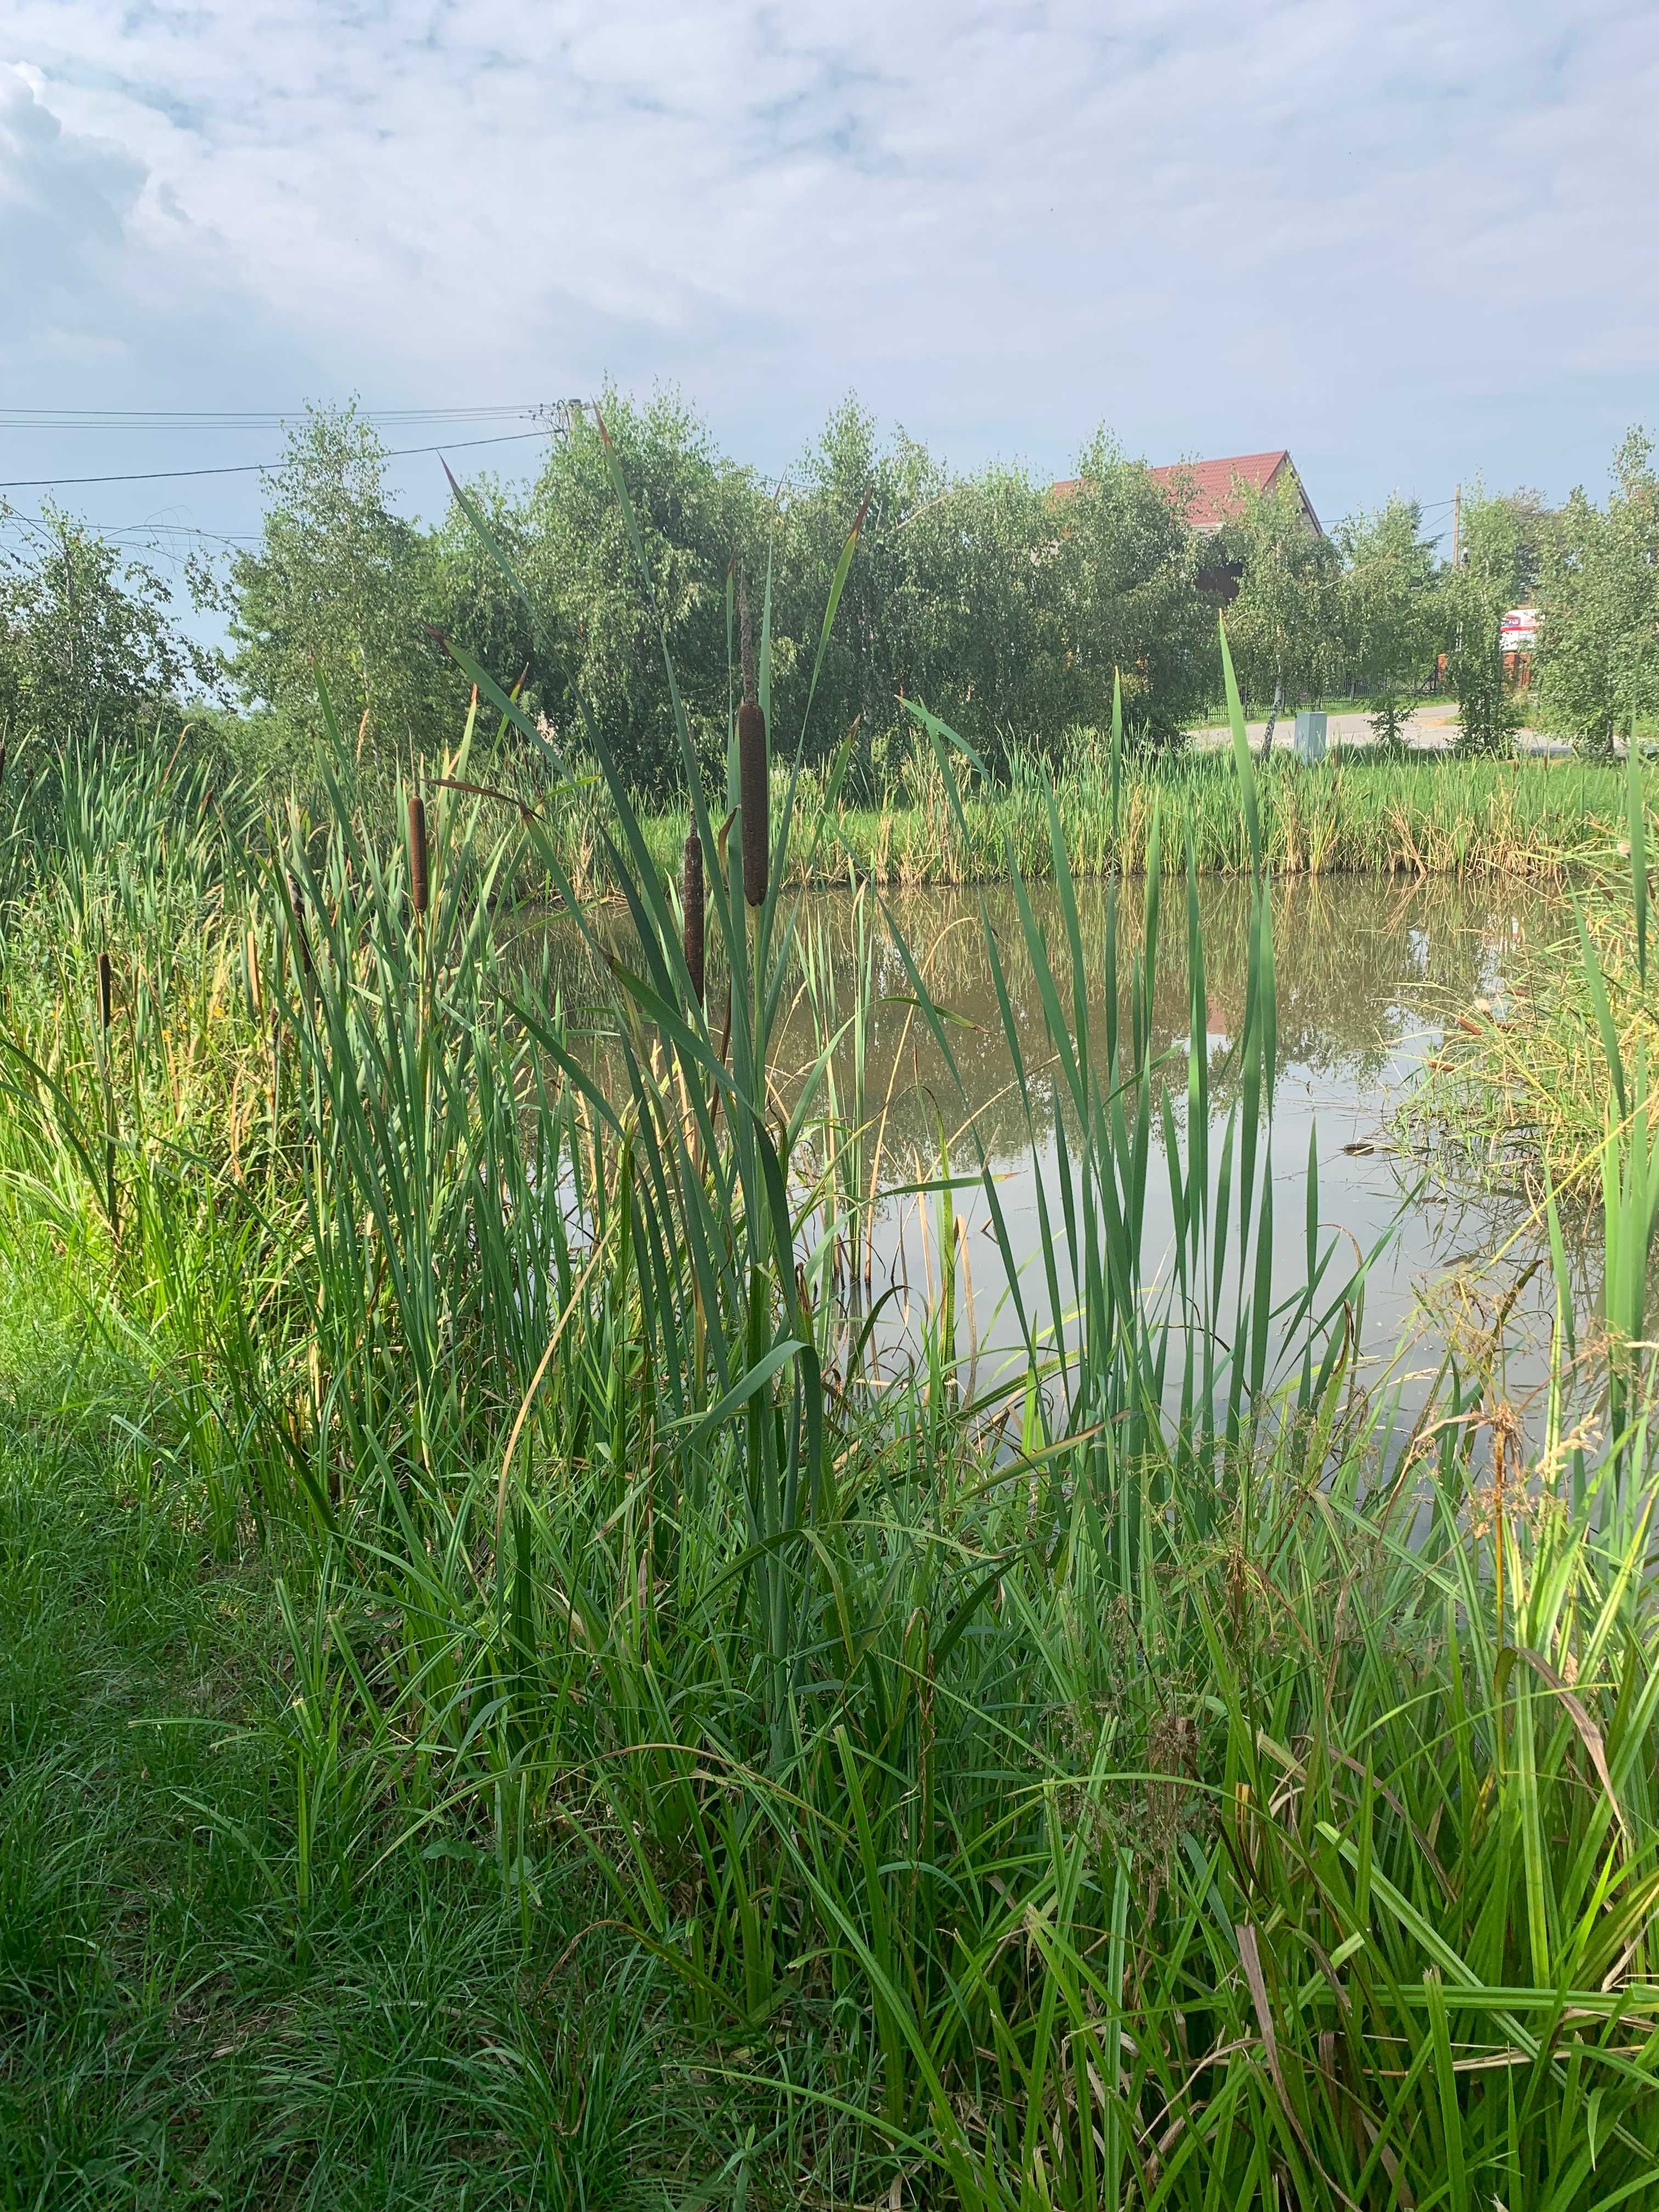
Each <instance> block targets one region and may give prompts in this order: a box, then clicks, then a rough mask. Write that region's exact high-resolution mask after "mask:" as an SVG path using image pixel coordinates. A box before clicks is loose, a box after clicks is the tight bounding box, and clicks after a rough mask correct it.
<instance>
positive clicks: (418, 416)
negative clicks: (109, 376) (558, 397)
mask: <svg viewBox="0 0 1659 2212" xmlns="http://www.w3.org/2000/svg"><path fill="white" fill-rule="evenodd" d="M305 411H306V410H305V409H304V408H301V407H289V408H213V407H199V408H191V407H0V429H4V430H97V429H102V428H106V426H109V425H114V424H121V423H126V422H207V423H213V424H216V425H222V426H226V427H229V428H241V429H267V430H268V429H281V428H283V425H284V424H285V423H288V422H294V421H295V420H297V419H298V418H299V417H300V416H302V415H303V414H304V413H305ZM355 411H356V416H357V419H358V420H359V421H360V422H388V423H391V422H396V423H401V424H403V425H404V426H405V427H411V428H412V427H413V426H414V425H415V424H416V423H419V422H521V421H523V419H524V418H525V416H529V415H534V414H536V413H537V412H538V409H537V408H536V407H535V406H534V405H529V406H520V407H511V406H489V407H363V408H359V409H357V410H355Z"/></svg>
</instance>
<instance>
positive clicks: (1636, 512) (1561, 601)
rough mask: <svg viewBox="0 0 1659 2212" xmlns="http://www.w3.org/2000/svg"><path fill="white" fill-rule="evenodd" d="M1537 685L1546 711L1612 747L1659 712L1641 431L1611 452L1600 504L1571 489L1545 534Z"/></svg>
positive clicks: (1646, 465) (1656, 616)
mask: <svg viewBox="0 0 1659 2212" xmlns="http://www.w3.org/2000/svg"><path fill="white" fill-rule="evenodd" d="M1538 605H1539V614H1540V627H1539V642H1538V655H1537V665H1538V680H1539V684H1540V686H1541V693H1542V696H1544V698H1545V699H1546V700H1547V702H1548V706H1549V708H1550V711H1551V714H1552V715H1553V717H1554V719H1555V720H1556V721H1557V722H1558V724H1564V725H1565V727H1566V728H1567V729H1569V730H1570V731H1571V732H1573V733H1574V734H1575V735H1576V736H1580V737H1583V738H1589V740H1590V741H1591V742H1592V743H1593V744H1597V745H1601V746H1608V747H1610V746H1611V744H1612V741H1613V732H1614V731H1615V730H1616V729H1617V728H1619V727H1620V726H1623V727H1624V728H1625V730H1626V731H1627V732H1628V731H1630V730H1631V729H1632V728H1633V726H1634V723H1635V720H1636V717H1637V716H1638V715H1646V714H1654V713H1656V712H1659V479H1656V477H1655V474H1654V470H1653V445H1652V441H1651V440H1650V438H1649V437H1648V436H1647V435H1646V433H1645V432H1644V431H1642V430H1639V429H1632V430H1631V431H1630V432H1629V433H1628V434H1627V435H1626V437H1625V439H1624V441H1623V442H1622V444H1621V445H1620V447H1619V450H1618V452H1617V453H1615V454H1614V456H1613V489H1612V491H1611V494H1610V495H1609V497H1608V500H1607V506H1606V507H1596V506H1595V504H1594V502H1593V501H1590V500H1589V498H1587V497H1586V495H1585V494H1584V491H1583V487H1582V486H1580V487H1579V488H1578V489H1576V490H1575V491H1574V492H1573V494H1572V496H1571V499H1569V501H1567V503H1566V506H1565V507H1564V508H1563V509H1562V510H1561V512H1560V513H1559V514H1557V515H1555V516H1554V517H1553V518H1552V519H1551V522H1550V526H1549V528H1548V529H1547V532H1545V535H1544V539H1543V549H1542V561H1541V574H1540V579H1539V586H1538Z"/></svg>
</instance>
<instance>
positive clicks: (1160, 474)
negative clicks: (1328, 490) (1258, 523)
mask: <svg viewBox="0 0 1659 2212" xmlns="http://www.w3.org/2000/svg"><path fill="white" fill-rule="evenodd" d="M1146 473H1147V475H1148V476H1149V477H1151V478H1152V482H1153V483H1158V484H1162V485H1163V486H1164V493H1165V496H1166V497H1167V498H1168V499H1169V501H1170V505H1171V506H1173V507H1178V508H1179V509H1180V511H1181V514H1182V520H1184V521H1185V522H1186V524H1187V526H1188V529H1191V530H1196V531H1198V532H1200V533H1203V532H1208V531H1212V530H1219V529H1220V528H1221V527H1222V526H1223V525H1224V524H1225V523H1229V522H1231V521H1232V520H1233V519H1234V518H1235V516H1236V515H1237V513H1238V512H1239V509H1240V508H1241V507H1243V503H1244V495H1245V493H1246V492H1251V491H1257V492H1266V493H1267V494H1269V495H1275V494H1277V493H1278V492H1279V491H1280V490H1282V489H1283V488H1284V487H1285V484H1287V483H1288V484H1290V485H1291V488H1292V489H1294V491H1295V493H1296V496H1297V501H1299V502H1300V504H1301V508H1302V516H1303V520H1304V521H1305V522H1306V524H1307V526H1308V528H1309V529H1310V531H1311V532H1312V533H1313V535H1314V536H1315V537H1316V538H1322V537H1323V536H1324V535H1325V532H1324V530H1323V528H1322V526H1321V524H1320V520H1319V517H1318V516H1317V515H1316V513H1314V504H1313V501H1311V500H1310V498H1309V496H1308V495H1307V493H1306V491H1305V490H1304V489H1303V483H1302V479H1301V477H1299V476H1298V475H1297V472H1296V463H1295V462H1294V461H1293V460H1292V459H1291V457H1290V455H1289V453H1286V452H1285V448H1284V447H1282V446H1281V447H1279V451H1278V452H1277V453H1234V454H1232V455H1231V456H1230V457H1229V459H1226V460H1225V461H1175V462H1172V463H1171V464H1170V466H1169V467H1167V468H1162V469H1148V470H1147V471H1146Z"/></svg>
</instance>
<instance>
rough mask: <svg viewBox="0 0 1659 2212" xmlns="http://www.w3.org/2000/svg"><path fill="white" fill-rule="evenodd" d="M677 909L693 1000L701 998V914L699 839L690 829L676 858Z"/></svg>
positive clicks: (701, 999)
mask: <svg viewBox="0 0 1659 2212" xmlns="http://www.w3.org/2000/svg"><path fill="white" fill-rule="evenodd" d="M680 911H681V913H682V915H684V927H685V965H686V970H687V973H688V974H689V975H690V978H691V989H692V992H693V994H694V995H695V996H696V1001H697V1004H698V1005H699V1006H702V1002H703V997H702V986H703V948H704V942H705V940H704V916H703V891H702V838H701V837H699V836H698V835H697V833H696V830H695V829H694V830H693V831H692V832H691V834H690V836H689V837H688V838H687V839H686V841H685V851H684V854H682V855H681V859H680Z"/></svg>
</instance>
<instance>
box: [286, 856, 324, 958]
mask: <svg viewBox="0 0 1659 2212" xmlns="http://www.w3.org/2000/svg"><path fill="white" fill-rule="evenodd" d="M288 910H289V914H290V915H292V917H293V921H294V941H295V944H296V945H298V946H299V948H300V965H301V968H302V969H304V971H305V974H306V976H307V980H308V981H314V980H315V977H316V974H317V964H316V963H315V962H314V961H313V958H312V957H311V940H310V939H309V938H308V937H307V935H306V895H305V892H304V890H303V889H302V888H301V883H300V878H299V877H298V876H297V875H296V874H295V872H294V870H293V869H292V868H290V869H289V872H288Z"/></svg>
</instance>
